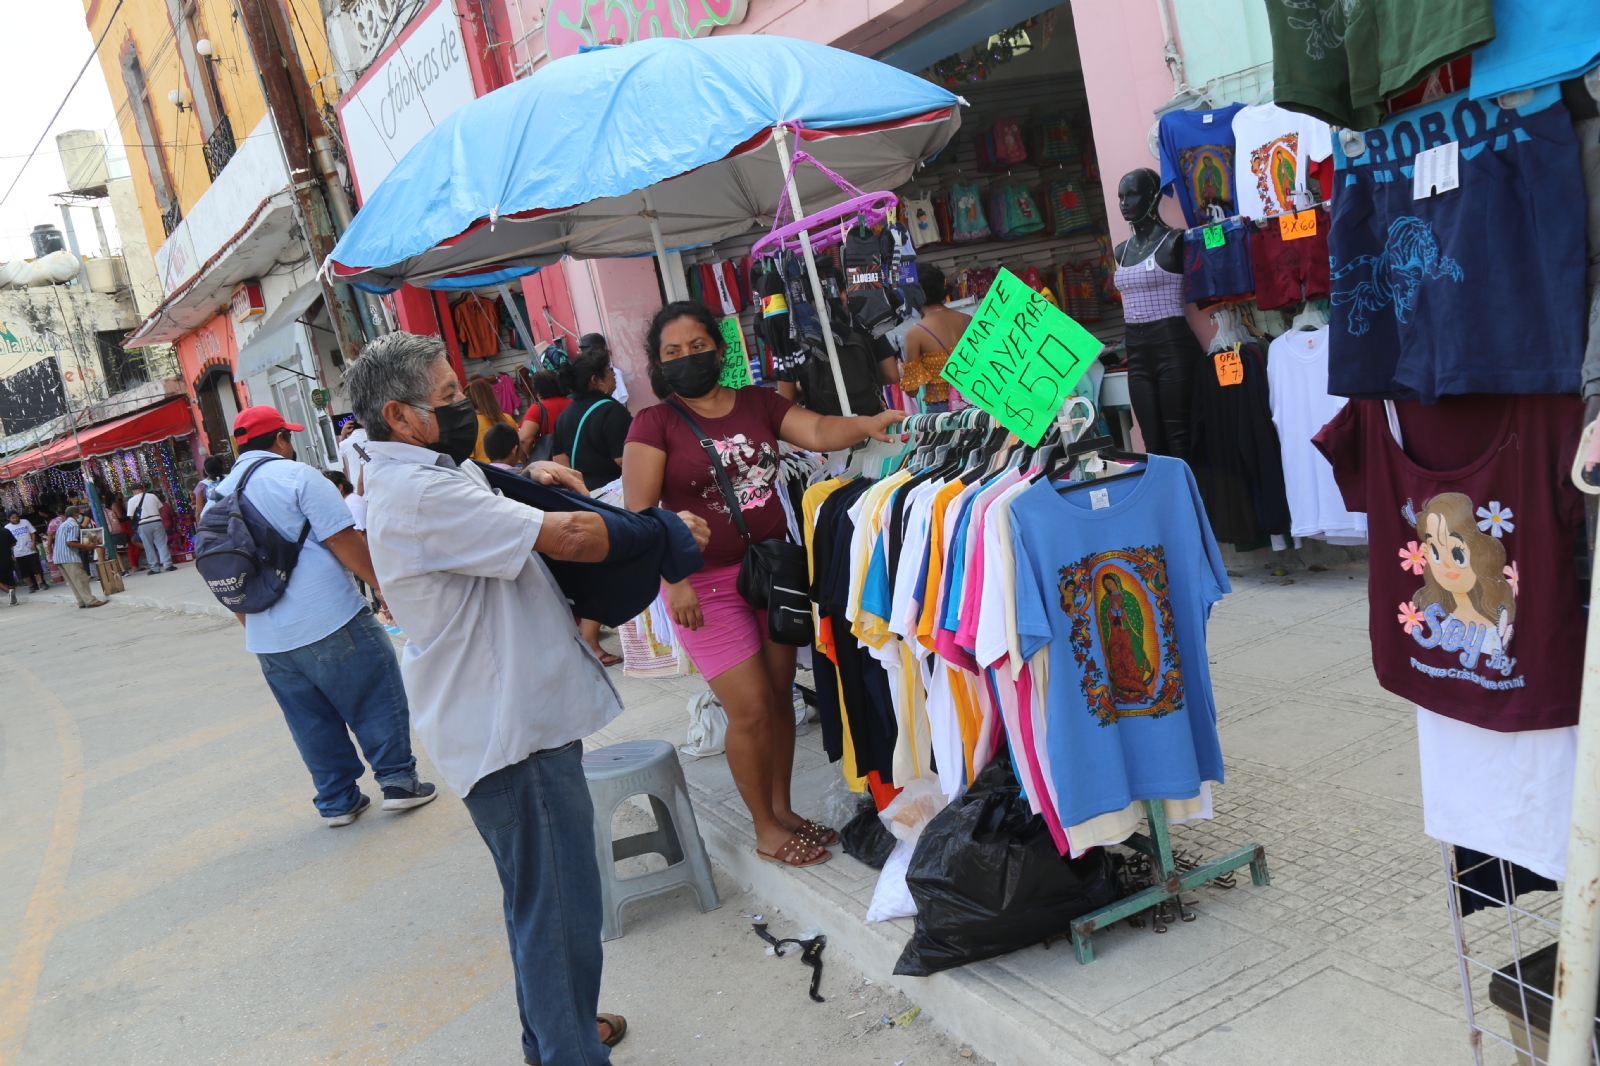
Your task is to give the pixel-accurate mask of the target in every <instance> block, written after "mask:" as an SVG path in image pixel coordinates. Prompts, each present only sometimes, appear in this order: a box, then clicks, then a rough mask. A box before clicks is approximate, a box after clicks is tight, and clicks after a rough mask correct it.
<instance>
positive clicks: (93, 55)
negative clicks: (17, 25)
mask: <svg viewBox="0 0 1600 1066" xmlns="http://www.w3.org/2000/svg"><path fill="white" fill-rule="evenodd" d="M123 2H124V0H117V6H116V7H114V8H112V9H111V17H110V18H108V19H106V28H105V30H104V31H102V32H101V34H100V39H99V40H98V41H96V42H94V51H92V52H90V53H89V58H88V59H85V60H84V61H83V67H82V68H81V69H80V70H79V71H78V76H77V77H76V78H73V79H72V85H71V86H69V87H68V89H67V95H66V96H63V97H62V98H61V104H60V106H59V107H57V108H56V113H55V114H53V115H51V116H50V121H49V122H46V123H45V124H44V130H43V131H42V132H41V133H40V134H39V140H38V141H36V142H35V143H34V146H33V151H31V152H29V153H28V158H27V159H26V160H24V161H23V164H22V166H20V167H18V168H17V176H16V177H14V178H12V179H11V185H10V187H9V188H7V189H6V193H5V195H4V196H0V204H4V203H5V202H6V201H7V200H9V199H10V198H11V194H12V193H13V192H15V191H16V188H17V182H19V181H21V180H22V174H23V171H25V170H27V169H28V164H29V163H31V162H33V157H34V155H35V154H36V153H37V152H38V151H39V145H41V144H43V143H44V139H45V138H46V137H48V136H49V135H50V127H51V126H54V125H55V124H56V119H58V118H60V117H61V112H63V111H65V110H66V108H67V101H68V100H70V99H72V93H73V90H75V89H77V87H78V83H79V82H80V81H82V80H83V75H84V74H85V73H86V72H87V71H88V69H89V64H90V63H93V62H94V61H95V58H96V57H97V56H99V54H100V46H101V45H102V44H105V42H106V38H107V37H108V36H110V34H111V25H112V23H114V22H116V21H117V12H119V11H121V10H122V5H123Z"/></svg>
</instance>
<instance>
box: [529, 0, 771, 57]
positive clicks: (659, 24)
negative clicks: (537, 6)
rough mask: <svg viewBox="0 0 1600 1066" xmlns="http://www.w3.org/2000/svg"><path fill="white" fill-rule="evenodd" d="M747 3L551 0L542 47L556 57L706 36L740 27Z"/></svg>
mask: <svg viewBox="0 0 1600 1066" xmlns="http://www.w3.org/2000/svg"><path fill="white" fill-rule="evenodd" d="M749 6H750V5H749V0H550V6H549V7H548V8H547V9H546V11H545V16H544V18H545V29H544V46H545V48H547V49H549V52H550V58H551V59H560V58H562V57H563V56H570V55H576V54H577V52H578V49H580V48H582V47H583V46H585V45H591V44H608V43H609V44H631V43H632V42H634V41H645V40H649V39H650V38H652V37H705V36H707V35H709V34H710V33H711V32H712V31H713V30H717V29H721V28H722V27H723V26H737V25H739V23H741V22H743V21H744V17H745V15H746V14H747V13H748V11H749Z"/></svg>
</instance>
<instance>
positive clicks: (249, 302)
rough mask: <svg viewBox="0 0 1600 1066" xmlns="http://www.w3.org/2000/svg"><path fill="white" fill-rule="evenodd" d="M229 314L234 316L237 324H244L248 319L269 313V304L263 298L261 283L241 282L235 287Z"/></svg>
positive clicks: (230, 301)
mask: <svg viewBox="0 0 1600 1066" xmlns="http://www.w3.org/2000/svg"><path fill="white" fill-rule="evenodd" d="M228 313H229V314H231V315H233V320H234V321H235V322H243V321H244V320H245V319H247V318H254V317H255V316H256V315H264V314H266V313H267V304H266V301H265V300H264V299H262V296H261V283H260V282H259V281H241V282H239V284H237V285H235V286H234V287H233V296H232V297H231V298H230V299H229V300H228Z"/></svg>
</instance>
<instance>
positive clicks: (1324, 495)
mask: <svg viewBox="0 0 1600 1066" xmlns="http://www.w3.org/2000/svg"><path fill="white" fill-rule="evenodd" d="M1267 385H1268V390H1269V393H1270V398H1271V401H1272V422H1273V425H1275V426H1276V427H1277V429H1278V447H1279V448H1280V449H1281V451H1282V454H1283V487H1284V491H1285V494H1286V495H1287V496H1288V498H1289V516H1290V518H1291V520H1292V524H1291V526H1290V529H1289V531H1290V532H1291V533H1293V534H1294V535H1295V536H1296V537H1315V538H1318V539H1321V540H1326V541H1328V542H1329V543H1332V544H1365V543H1366V542H1367V516H1366V515H1365V514H1362V513H1360V512H1351V511H1348V510H1346V509H1345V506H1344V498H1343V497H1342V496H1341V495H1340V494H1339V486H1338V484H1337V483H1336V482H1335V481H1334V479H1333V467H1332V466H1330V465H1328V460H1327V459H1325V458H1324V457H1323V455H1322V453H1321V452H1319V451H1317V448H1316V445H1314V444H1312V443H1311V438H1312V437H1314V436H1316V434H1317V432H1318V431H1319V430H1321V429H1322V427H1323V426H1325V425H1327V424H1328V423H1329V422H1330V421H1331V420H1332V419H1333V417H1334V416H1335V415H1337V414H1338V413H1339V410H1340V408H1342V407H1344V405H1345V403H1346V402H1347V401H1346V400H1344V399H1343V398H1342V397H1338V396H1333V395H1330V394H1329V392H1328V328H1327V327H1326V326H1323V327H1322V328H1320V329H1304V330H1302V329H1295V330H1290V331H1289V332H1288V333H1285V334H1283V335H1282V336H1280V337H1279V338H1278V339H1277V340H1275V341H1273V342H1272V344H1271V345H1270V346H1269V347H1268V349H1267Z"/></svg>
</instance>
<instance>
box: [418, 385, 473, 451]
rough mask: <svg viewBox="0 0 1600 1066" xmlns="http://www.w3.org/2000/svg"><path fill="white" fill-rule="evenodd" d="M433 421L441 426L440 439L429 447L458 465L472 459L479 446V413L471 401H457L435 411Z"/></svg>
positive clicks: (436, 408)
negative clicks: (474, 450)
mask: <svg viewBox="0 0 1600 1066" xmlns="http://www.w3.org/2000/svg"><path fill="white" fill-rule="evenodd" d="M433 420H434V421H435V422H437V423H438V424H439V439H438V440H436V441H433V442H432V443H430V444H429V445H428V447H429V448H432V449H433V450H434V451H436V452H442V453H443V454H445V455H448V456H449V457H450V458H452V459H454V460H455V461H456V462H457V463H464V462H466V461H467V460H468V459H470V458H471V457H472V451H473V449H474V448H476V447H477V446H478V412H477V410H476V409H474V408H473V406H472V401H471V400H457V401H456V402H455V403H447V404H444V405H443V406H441V407H435V408H434V409H433Z"/></svg>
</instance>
